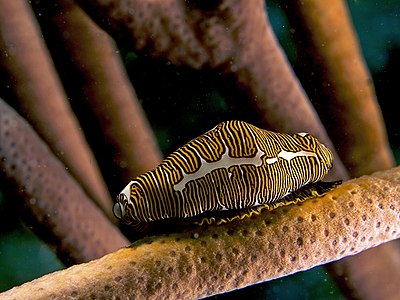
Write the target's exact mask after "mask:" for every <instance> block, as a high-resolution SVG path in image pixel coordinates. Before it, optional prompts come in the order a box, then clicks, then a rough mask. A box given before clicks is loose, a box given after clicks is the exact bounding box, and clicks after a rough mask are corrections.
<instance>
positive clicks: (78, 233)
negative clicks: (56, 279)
mask: <svg viewBox="0 0 400 300" xmlns="http://www.w3.org/2000/svg"><path fill="white" fill-rule="evenodd" d="M0 140H1V145H0V175H1V177H2V181H3V183H4V180H7V182H10V183H11V184H13V185H14V186H15V189H16V190H17V191H18V192H19V193H20V195H21V196H22V197H23V199H24V206H25V208H26V210H27V211H28V213H29V214H30V216H31V218H33V219H34V220H35V223H38V224H39V226H40V227H39V228H40V229H41V230H40V232H38V233H39V235H40V236H41V237H43V238H44V239H45V240H46V241H47V242H48V243H50V244H52V245H54V246H55V248H56V251H57V254H58V255H59V257H60V258H61V259H62V260H63V262H64V263H65V264H66V265H71V264H73V263H77V262H84V261H89V260H92V259H95V258H98V257H101V256H103V255H104V254H106V253H109V252H112V251H114V250H116V249H118V248H120V247H122V246H124V245H126V244H127V243H128V240H127V239H126V238H125V237H124V236H123V235H122V234H121V233H120V231H119V230H118V228H116V227H115V226H114V225H113V224H111V223H110V221H108V219H107V218H106V217H105V215H104V214H103V213H102V211H101V210H100V209H99V208H98V207H96V205H95V204H94V203H93V202H92V201H91V200H90V199H89V198H88V196H86V194H85V193H84V191H83V190H82V188H81V187H80V186H79V185H78V183H77V182H76V181H75V180H74V179H73V178H72V177H71V176H70V175H69V174H68V172H67V171H66V170H65V167H64V165H63V164H62V163H61V162H60V161H59V160H58V159H57V158H56V157H55V156H54V155H53V154H52V153H51V152H50V150H49V148H48V147H47V146H46V144H45V143H44V142H43V141H42V140H41V139H40V138H39V137H38V136H37V134H36V133H35V132H34V131H33V129H32V128H31V127H30V126H29V125H28V124H27V123H26V121H25V120H24V119H22V118H21V117H20V116H19V115H18V114H17V113H16V112H15V111H14V110H13V109H11V108H10V107H9V106H8V105H7V104H6V103H4V102H3V100H1V99H0ZM32 216H33V217H32ZM36 229H37V230H38V228H36Z"/></svg>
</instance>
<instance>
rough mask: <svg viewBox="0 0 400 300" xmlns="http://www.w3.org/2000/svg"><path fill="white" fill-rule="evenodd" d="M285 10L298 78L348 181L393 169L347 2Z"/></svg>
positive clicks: (293, 4) (309, 2)
mask: <svg viewBox="0 0 400 300" xmlns="http://www.w3.org/2000/svg"><path fill="white" fill-rule="evenodd" d="M284 3H285V1H284ZM284 7H285V9H286V12H287V15H288V17H289V20H290V23H291V24H292V26H293V28H294V30H293V32H294V38H295V41H296V44H297V45H298V51H299V65H300V67H301V73H302V74H303V77H304V78H305V80H306V81H308V85H309V86H310V88H309V93H310V95H311V96H312V98H313V100H314V101H315V102H316V103H317V104H318V105H317V107H318V108H319V110H318V112H319V114H320V116H321V118H322V119H323V121H324V123H325V126H326V127H327V130H328V132H329V135H330V136H331V137H332V139H333V141H334V143H335V145H336V147H337V149H338V151H339V155H340V157H341V158H342V159H343V161H344V163H345V166H346V167H347V169H348V170H349V173H350V174H351V176H361V175H364V174H369V173H371V172H375V171H378V170H385V169H388V168H390V167H392V166H393V165H394V159H393V155H392V153H391V151H390V148H389V145H388V141H387V136H386V130H385V125H384V122H383V118H382V115H381V111H380V109H379V105H378V103H377V100H376V95H375V91H374V87H373V83H372V78H371V76H370V74H369V72H368V70H367V68H366V66H365V62H364V60H363V57H362V54H361V50H360V48H359V45H358V41H357V38H356V35H355V33H354V29H353V26H352V24H351V20H350V17H349V12H348V10H347V7H346V4H345V1H342V0H338V1H334V2H332V3H329V5H326V3H325V4H324V3H323V2H321V1H318V0H306V1H289V2H288V3H287V4H286V5H284Z"/></svg>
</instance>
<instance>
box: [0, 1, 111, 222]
mask: <svg viewBox="0 0 400 300" xmlns="http://www.w3.org/2000/svg"><path fill="white" fill-rule="evenodd" d="M0 28H1V30H0V49H1V51H0V66H1V67H2V68H4V69H5V70H6V71H7V72H8V75H7V78H10V80H11V86H12V88H13V90H14V94H15V95H16V97H15V98H16V100H18V104H17V106H18V107H19V110H20V111H21V114H22V115H24V117H25V118H26V119H27V120H29V122H30V123H31V125H32V126H34V128H35V130H36V131H37V133H38V134H39V135H40V136H41V137H42V138H43V139H44V140H45V141H46V142H47V143H48V145H49V147H50V148H51V149H52V151H53V152H54V153H55V154H56V155H57V157H58V158H59V159H60V160H61V161H63V162H64V164H65V165H66V166H67V167H68V170H69V171H70V172H71V174H73V176H74V177H75V178H76V180H77V181H78V182H79V183H80V184H81V185H82V187H83V188H84V189H85V191H86V192H87V193H88V194H89V196H91V198H92V199H93V200H94V201H96V202H97V203H98V205H99V206H100V207H102V208H103V209H104V211H105V213H107V214H109V211H110V207H111V205H112V202H111V198H110V195H109V193H108V190H107V187H106V185H105V183H104V181H103V179H102V177H101V175H100V172H99V169H98V167H97V164H96V163H95V159H94V156H93V153H92V152H91V150H90V148H89V147H88V145H87V142H86V140H85V138H84V135H83V133H82V131H81V130H80V129H79V127H80V126H79V123H78V121H77V119H76V117H75V115H74V114H73V113H72V111H71V108H70V107H69V104H68V103H67V97H66V95H65V93H64V91H63V88H62V83H61V82H60V80H59V78H58V76H57V72H56V70H55V69H54V66H53V63H52V61H51V58H50V55H49V53H48V50H47V48H46V46H45V44H44V41H43V39H42V35H41V32H40V29H39V25H38V24H37V21H36V19H35V17H34V15H33V12H32V11H31V7H30V5H29V4H28V3H27V2H26V1H23V0H16V1H1V2H0ZM54 116H56V117H54ZM109 216H110V214H109Z"/></svg>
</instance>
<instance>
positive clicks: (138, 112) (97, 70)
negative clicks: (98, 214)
mask: <svg viewBox="0 0 400 300" xmlns="http://www.w3.org/2000/svg"><path fill="white" fill-rule="evenodd" d="M50 2H51V3H53V2H54V1H41V3H40V5H41V7H43V9H46V8H48V7H51V3H50ZM57 4H58V5H57V6H56V7H55V8H53V9H50V10H48V11H45V12H46V13H45V14H42V16H43V15H45V16H46V17H45V18H43V17H42V18H41V19H48V22H44V23H45V27H47V28H52V29H53V31H55V32H54V34H53V35H51V36H50V39H49V40H50V41H51V43H50V47H52V46H53V47H57V48H61V49H62V50H61V51H56V52H57V53H60V52H62V53H63V54H64V55H63V57H64V58H63V59H60V63H61V64H65V62H66V60H65V56H67V57H70V58H71V59H70V61H71V62H70V61H68V62H67V63H68V66H66V65H61V67H62V69H63V70H67V71H66V72H67V78H68V87H70V89H71V90H73V91H72V94H73V96H72V97H73V100H74V102H75V103H76V102H78V103H79V104H78V105H77V106H79V107H78V109H82V107H85V108H86V109H84V111H85V114H84V115H83V116H82V117H81V118H80V119H81V120H80V121H81V123H82V124H83V125H88V124H87V123H90V124H89V125H88V127H89V129H91V130H92V131H91V132H87V135H88V136H90V138H91V139H94V140H95V142H97V143H96V144H104V143H106V144H107V147H105V148H104V147H102V148H101V151H97V152H100V153H96V151H95V150H96V148H94V149H93V151H94V152H95V153H96V155H101V158H100V159H99V163H100V164H101V165H102V166H103V169H105V170H112V176H109V177H107V183H108V184H109V186H111V187H113V186H114V185H116V184H115V183H117V185H118V192H119V189H120V188H121V182H128V181H130V180H131V179H132V178H133V177H135V176H137V175H139V174H141V173H144V172H146V171H148V170H150V169H153V168H154V167H155V166H157V165H158V164H159V163H160V161H161V158H162V155H161V152H160V150H159V148H158V146H157V142H156V141H155V137H154V135H153V133H152V131H151V128H150V125H149V124H148V121H147V119H146V116H145V114H144V112H143V109H142V107H141V106H140V103H139V101H138V99H137V96H136V94H135V91H134V89H133V87H132V85H131V83H130V82H129V80H128V78H127V75H126V73H125V70H124V67H123V65H122V62H121V59H120V57H119V55H118V51H117V49H116V47H115V45H114V42H113V41H112V39H111V38H110V37H109V36H108V35H107V34H106V33H105V32H104V31H103V30H100V29H99V28H98V26H97V25H96V24H95V23H94V22H93V21H92V20H91V19H90V18H89V17H88V16H87V15H86V14H85V13H84V12H83V11H82V10H81V8H80V7H79V6H77V5H76V4H75V2H74V1H71V0H58V1H57ZM66 32H68V34H65V33H66ZM69 94H70V96H71V93H70V92H69ZM79 116H80V115H79V114H78V117H79ZM88 120H90V122H89V121H88ZM93 120H95V122H93ZM93 123H95V124H96V126H93ZM90 125H91V126H90ZM93 127H94V128H93ZM98 130H101V132H102V134H101V135H99V134H96V132H98ZM108 173H110V172H108ZM105 176H107V174H105ZM110 211H111V210H110Z"/></svg>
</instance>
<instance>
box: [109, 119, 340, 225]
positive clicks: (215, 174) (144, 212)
mask: <svg viewBox="0 0 400 300" xmlns="http://www.w3.org/2000/svg"><path fill="white" fill-rule="evenodd" d="M332 166H333V155H332V152H331V151H330V150H329V149H328V148H327V147H326V146H324V145H323V144H321V143H320V142H319V141H318V140H317V139H316V138H314V137H313V136H312V135H310V134H306V133H299V134H285V133H275V132H272V131H266V130H263V129H260V128H257V127H255V126H254V125H251V124H248V123H246V122H243V121H237V120H233V121H226V122H222V123H220V124H218V125H216V126H215V127H214V128H212V129H211V130H209V131H207V132H206V133H204V134H202V135H201V136H199V137H197V138H196V139H193V140H191V141H190V142H188V143H187V144H185V145H184V146H182V147H181V148H179V149H177V150H176V151H175V152H173V153H172V154H170V155H169V156H168V157H167V158H166V159H164V161H163V162H162V163H161V164H160V165H159V166H158V167H156V168H155V169H153V170H151V171H149V172H147V173H145V174H142V175H140V176H138V177H136V178H134V179H133V180H132V181H130V183H129V184H128V185H127V186H126V187H125V188H124V190H123V191H122V192H121V193H120V194H119V195H118V197H117V203H116V204H115V206H114V214H115V215H116V216H117V217H118V218H119V219H121V220H123V221H125V222H126V223H127V224H128V225H130V226H132V227H134V228H135V229H138V230H142V229H144V227H146V226H150V225H151V224H152V223H153V222H154V221H160V220H164V219H171V218H172V219H173V218H192V217H197V216H199V215H200V214H202V213H205V212H221V213H223V211H226V210H241V209H246V211H245V212H244V211H240V212H237V216H240V218H242V217H244V216H245V215H248V216H251V214H252V213H259V211H260V210H261V207H263V208H267V209H273V208H274V207H276V206H280V205H284V204H286V203H291V202H293V201H294V202H297V201H298V199H299V197H297V198H295V199H294V200H292V201H291V200H289V199H287V198H285V196H287V195H290V194H291V193H293V192H294V191H296V190H298V189H300V188H303V187H304V188H305V186H306V185H307V184H313V183H316V182H318V181H320V180H321V179H322V178H323V177H325V175H326V174H327V172H328V171H329V170H330V169H331V168H332ZM335 185H336V183H334V184H332V186H335ZM314 190H315V193H316V194H318V192H317V189H314ZM322 190H329V184H325V188H324V189H322ZM306 194H307V192H305V193H304V195H306ZM310 194H312V193H310ZM199 217H200V216H199ZM206 219H207V220H208V221H207V222H208V223H209V224H210V222H211V220H213V221H212V223H214V222H216V223H221V222H227V220H231V219H232V216H231V217H230V218H229V219H226V218H225V217H224V215H223V214H221V216H220V217H218V218H217V217H216V216H215V215H214V216H213V217H212V219H209V218H206ZM233 219H235V218H234V217H233ZM200 223H202V221H201V222H200Z"/></svg>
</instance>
